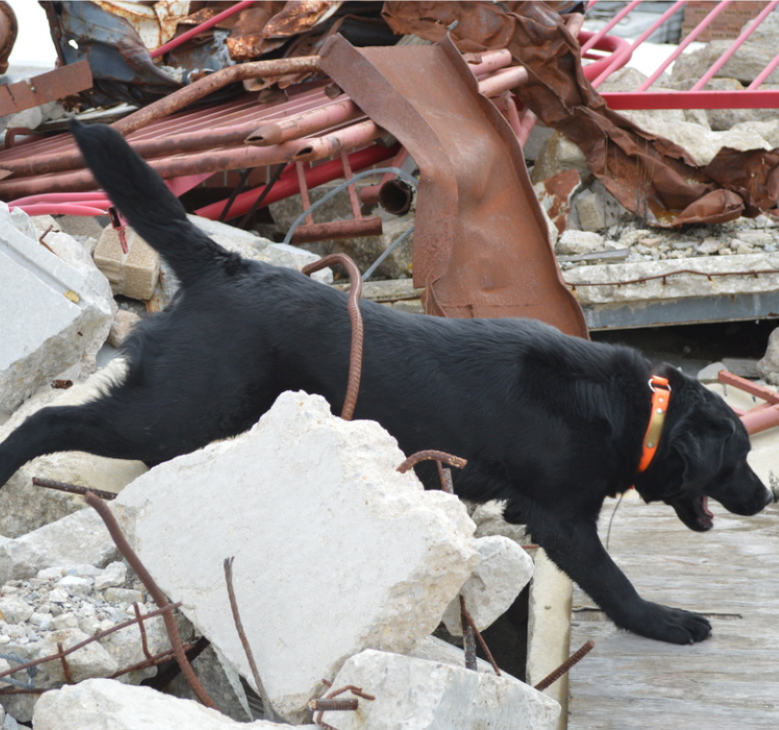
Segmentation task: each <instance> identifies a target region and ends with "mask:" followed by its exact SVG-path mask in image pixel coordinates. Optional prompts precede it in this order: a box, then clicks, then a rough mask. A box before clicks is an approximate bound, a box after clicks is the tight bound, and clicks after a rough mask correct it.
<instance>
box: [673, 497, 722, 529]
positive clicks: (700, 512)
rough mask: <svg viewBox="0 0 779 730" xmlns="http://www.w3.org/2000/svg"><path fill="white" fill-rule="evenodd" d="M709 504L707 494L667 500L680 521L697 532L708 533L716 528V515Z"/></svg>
mask: <svg viewBox="0 0 779 730" xmlns="http://www.w3.org/2000/svg"><path fill="white" fill-rule="evenodd" d="M708 502H709V500H708V497H707V496H706V495H705V494H701V495H696V496H694V497H683V498H680V499H669V500H667V503H668V504H670V505H671V507H673V508H674V509H675V510H676V514H677V515H678V517H679V519H680V520H681V521H682V522H684V524H685V525H687V527H689V528H690V529H691V530H695V531H696V532H706V531H707V530H710V529H711V528H712V527H714V515H713V514H712V513H711V512H710V511H709V504H708Z"/></svg>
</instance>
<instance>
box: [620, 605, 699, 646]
mask: <svg viewBox="0 0 779 730" xmlns="http://www.w3.org/2000/svg"><path fill="white" fill-rule="evenodd" d="M641 614H642V615H641V618H640V620H639V621H638V622H636V625H634V626H627V627H625V628H629V629H630V630H631V631H633V632H634V633H636V634H641V636H646V637H648V638H650V639H657V640H658V641H667V642H668V643H670V644H694V643H695V642H696V641H703V640H704V639H706V638H708V637H709V636H710V635H711V624H710V623H709V621H708V619H706V618H704V617H703V616H701V615H700V614H697V613H692V612H691V611H684V610H682V609H681V608H670V607H669V606H661V605H660V604H657V603H650V602H649V601H647V602H645V604H644V607H643V610H642V611H641Z"/></svg>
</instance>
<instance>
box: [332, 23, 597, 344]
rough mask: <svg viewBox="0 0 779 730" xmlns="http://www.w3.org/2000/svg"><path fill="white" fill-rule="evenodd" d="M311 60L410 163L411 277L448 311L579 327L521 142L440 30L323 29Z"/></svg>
mask: <svg viewBox="0 0 779 730" xmlns="http://www.w3.org/2000/svg"><path fill="white" fill-rule="evenodd" d="M320 66H321V67H322V69H323V70H324V71H326V72H327V73H328V75H329V76H330V77H331V78H332V79H333V80H334V81H335V82H336V83H337V84H338V85H339V86H340V87H341V88H342V89H343V90H344V91H345V92H346V93H347V94H349V96H350V97H351V98H352V99H353V100H354V102H355V103H356V104H357V105H358V106H359V107H360V108H361V109H362V110H363V111H364V112H365V113H366V114H367V115H368V116H370V118H371V119H372V120H373V121H374V122H375V123H376V124H378V125H380V126H381V127H382V128H384V129H386V130H387V131H389V132H390V133H391V134H392V135H394V136H395V137H396V138H397V139H398V140H399V141H400V142H401V143H402V144H403V145H404V147H405V148H406V149H407V150H408V152H409V154H410V155H411V156H412V157H413V158H414V161H415V162H416V163H417V165H419V168H420V178H419V190H418V195H417V212H416V223H415V229H414V284H415V286H420V287H421V286H424V287H426V294H425V297H424V300H423V301H424V305H425V309H426V311H427V312H428V313H430V314H438V315H445V316H448V317H466V318H467V317H532V318H535V319H540V320H543V321H546V322H549V323H550V324H552V325H554V326H556V327H558V328H559V329H561V330H563V331H564V332H568V333H570V334H575V335H579V336H582V337H587V327H586V324H585V322H584V316H583V314H582V311H581V309H580V307H579V305H578V303H577V301H576V299H575V298H574V296H573V295H572V294H571V293H570V292H569V291H568V289H567V288H566V287H565V285H564V283H563V280H562V277H561V275H560V272H559V269H558V268H557V264H556V261H555V258H554V253H553V251H552V247H551V245H550V242H549V233H548V228H547V224H546V220H545V219H544V217H543V214H542V212H541V209H540V206H539V204H538V201H537V200H536V197H535V195H534V193H533V188H532V185H531V183H530V178H529V177H528V174H527V169H526V167H525V161H524V158H523V156H522V150H521V149H520V147H519V144H518V143H517V140H516V137H515V136H514V133H513V132H512V130H511V127H510V126H509V124H508V123H507V122H506V120H505V119H504V118H503V117H502V116H501V114H500V112H498V110H497V109H496V108H495V106H494V105H493V104H492V103H491V102H490V101H489V100H488V99H486V98H485V97H484V96H482V95H481V94H480V93H479V91H478V84H477V82H476V79H475V77H474V76H473V74H472V72H471V71H470V69H469V68H468V64H467V63H466V62H465V60H464V59H463V57H462V56H461V55H460V53H459V52H458V51H457V49H456V47H455V46H454V44H453V43H452V42H451V41H450V40H449V39H446V38H444V39H443V40H442V41H441V43H439V44H438V45H435V46H402V47H397V46H395V47H368V48H361V49H357V48H355V47H354V46H352V45H351V44H349V42H348V41H346V40H345V39H344V38H342V37H339V36H334V37H331V38H329V39H328V40H327V41H326V42H325V44H324V45H323V47H322V52H321V60H320Z"/></svg>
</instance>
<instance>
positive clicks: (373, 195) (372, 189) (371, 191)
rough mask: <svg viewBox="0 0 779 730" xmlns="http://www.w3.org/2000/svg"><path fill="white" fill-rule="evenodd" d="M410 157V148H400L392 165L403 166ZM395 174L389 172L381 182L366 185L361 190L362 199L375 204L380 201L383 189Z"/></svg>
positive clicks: (367, 203)
mask: <svg viewBox="0 0 779 730" xmlns="http://www.w3.org/2000/svg"><path fill="white" fill-rule="evenodd" d="M407 159H408V150H407V149H406V148H405V147H401V148H400V152H398V154H397V156H396V157H395V159H394V160H393V161H392V167H403V164H404V163H405V162H406V160H407ZM394 179H395V176H394V175H393V174H392V173H391V172H388V173H386V174H385V175H384V177H383V178H382V179H381V181H380V182H379V183H377V184H376V185H366V186H365V187H364V188H362V189H361V190H360V200H362V202H363V203H365V204H366V205H374V204H375V203H378V202H379V196H380V195H381V189H382V187H384V185H386V184H387V183H388V182H389V181H390V180H394Z"/></svg>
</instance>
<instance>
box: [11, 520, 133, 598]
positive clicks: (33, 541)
mask: <svg viewBox="0 0 779 730" xmlns="http://www.w3.org/2000/svg"><path fill="white" fill-rule="evenodd" d="M117 558H118V552H117V549H116V545H114V542H113V540H111V537H110V536H109V535H108V533H107V531H106V529H105V525H104V524H103V521H102V520H101V519H100V518H99V517H98V515H97V513H96V512H94V511H93V510H91V509H86V510H82V511H80V512H76V513H74V514H71V515H68V516H66V517H63V518H62V519H61V520H58V521H57V522H53V523H51V524H49V525H44V526H43V527H41V528H39V529H37V530H33V531H32V532H29V533H27V534H26V535H22V536H21V537H18V538H16V539H15V540H5V539H4V540H2V541H0V584H2V583H5V582H7V581H9V580H24V579H27V578H31V577H33V576H36V575H37V574H38V572H39V571H41V570H44V569H46V568H50V567H52V566H58V567H61V566H68V565H81V564H83V563H85V562H87V561H90V564H91V565H95V566H97V567H102V566H105V565H107V564H108V563H110V562H111V561H112V560H116V559H117Z"/></svg>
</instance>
